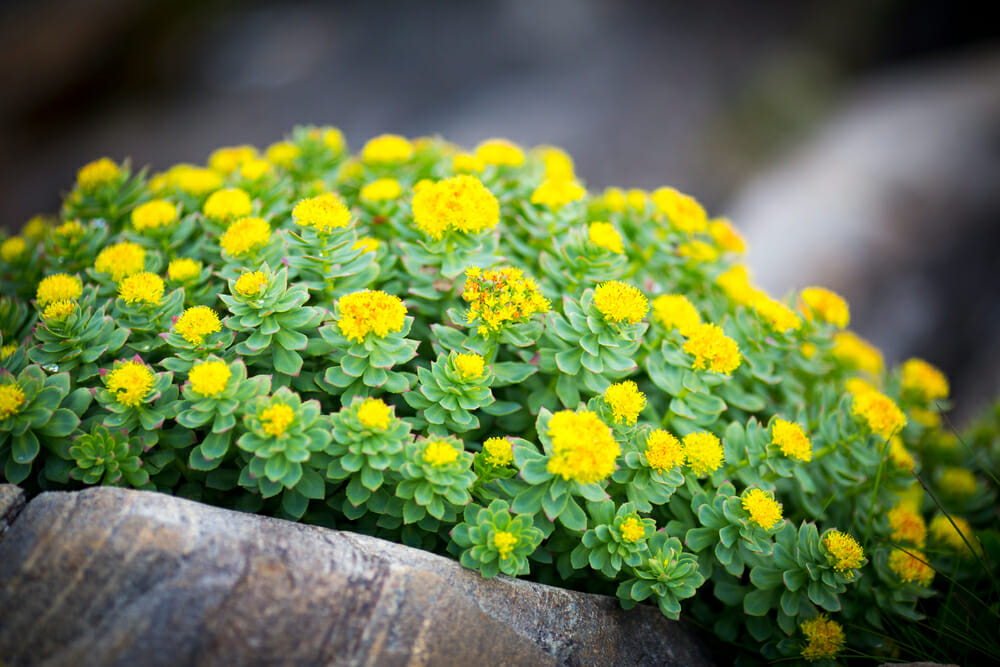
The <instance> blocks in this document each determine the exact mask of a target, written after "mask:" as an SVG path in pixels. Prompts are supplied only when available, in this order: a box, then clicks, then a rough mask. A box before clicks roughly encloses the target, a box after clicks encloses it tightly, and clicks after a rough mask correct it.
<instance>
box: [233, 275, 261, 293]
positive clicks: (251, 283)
mask: <svg viewBox="0 0 1000 667" xmlns="http://www.w3.org/2000/svg"><path fill="white" fill-rule="evenodd" d="M266 289H267V275H266V274H265V273H264V272H263V271H245V272H244V273H243V274H242V275H240V277H239V278H238V279H237V280H236V282H235V283H234V284H233V291H234V292H235V293H236V294H239V295H240V296H242V297H247V298H249V297H253V296H258V295H259V294H261V293H262V292H264V290H266Z"/></svg>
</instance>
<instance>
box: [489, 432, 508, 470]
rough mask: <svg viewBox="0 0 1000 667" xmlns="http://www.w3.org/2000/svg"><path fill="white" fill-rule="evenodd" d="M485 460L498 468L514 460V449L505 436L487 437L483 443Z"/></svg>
mask: <svg viewBox="0 0 1000 667" xmlns="http://www.w3.org/2000/svg"><path fill="white" fill-rule="evenodd" d="M483 452H484V453H485V454H486V456H485V457H484V458H485V459H486V462H487V463H489V464H490V465H492V466H496V467H498V468H501V467H504V466H509V465H510V464H511V463H513V462H514V449H513V448H512V447H511V444H510V440H508V439H507V438H489V439H488V440H487V441H486V442H484V443H483Z"/></svg>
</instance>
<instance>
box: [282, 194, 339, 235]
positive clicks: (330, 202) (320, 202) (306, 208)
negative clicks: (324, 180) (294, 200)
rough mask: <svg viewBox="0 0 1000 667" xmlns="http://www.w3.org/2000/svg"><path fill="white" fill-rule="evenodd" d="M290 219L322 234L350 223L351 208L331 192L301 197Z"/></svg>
mask: <svg viewBox="0 0 1000 667" xmlns="http://www.w3.org/2000/svg"><path fill="white" fill-rule="evenodd" d="M292 219H293V220H294V221H295V222H296V223H298V224H300V225H302V226H304V227H312V228H313V229H315V230H316V231H318V232H321V233H323V234H326V233H329V232H331V231H333V230H334V229H343V228H344V227H347V226H348V225H350V224H351V210H350V209H349V208H347V206H345V205H344V202H342V201H341V200H340V198H339V197H338V196H337V195H335V194H333V193H332V192H327V193H326V194H322V195H319V196H318V197H310V198H309V199H303V200H302V201H300V202H299V203H298V204H296V205H295V208H293V209H292Z"/></svg>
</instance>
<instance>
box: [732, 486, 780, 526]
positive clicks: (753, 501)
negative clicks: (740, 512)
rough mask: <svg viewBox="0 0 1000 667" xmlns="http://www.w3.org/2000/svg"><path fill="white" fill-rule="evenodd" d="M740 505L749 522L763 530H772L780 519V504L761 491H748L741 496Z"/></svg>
mask: <svg viewBox="0 0 1000 667" xmlns="http://www.w3.org/2000/svg"><path fill="white" fill-rule="evenodd" d="M742 505H743V509H744V510H746V512H747V514H749V515H750V521H751V522H752V523H755V524H757V525H758V526H760V527H761V528H763V529H765V530H770V529H771V528H774V526H776V525H777V524H778V523H779V522H780V521H781V519H782V515H781V503H779V502H778V501H776V500H775V499H774V496H773V495H771V494H770V493H769V492H767V491H764V490H763V489H748V490H747V491H746V493H744V494H743V501H742Z"/></svg>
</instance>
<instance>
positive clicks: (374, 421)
mask: <svg viewBox="0 0 1000 667" xmlns="http://www.w3.org/2000/svg"><path fill="white" fill-rule="evenodd" d="M357 417H358V421H359V422H361V425H362V426H364V427H365V428H370V429H373V430H376V431H384V430H386V429H387V428H389V423H390V422H391V420H392V409H391V408H390V407H389V406H388V405H386V404H385V401H383V400H382V399H381V398H366V399H365V400H364V401H362V402H361V405H359V406H358V408H357Z"/></svg>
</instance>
